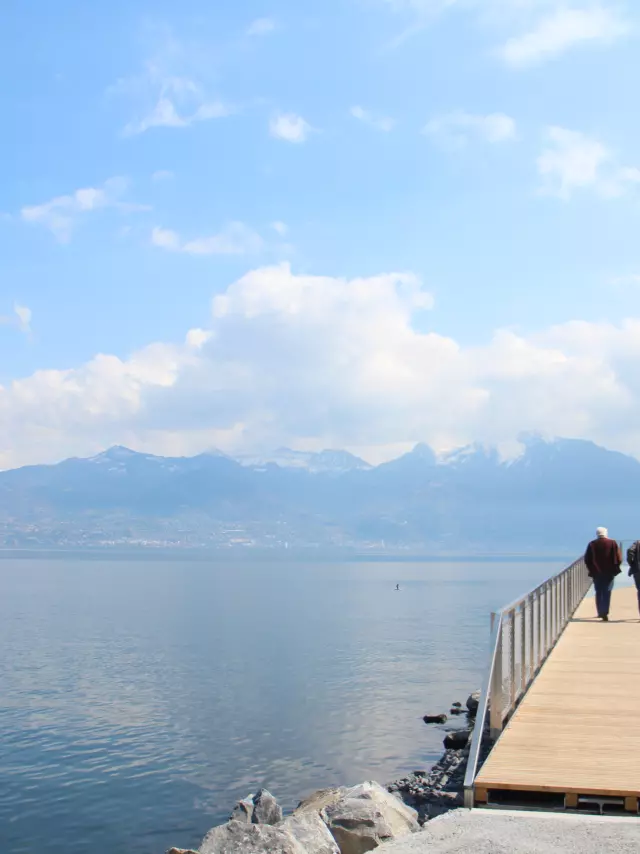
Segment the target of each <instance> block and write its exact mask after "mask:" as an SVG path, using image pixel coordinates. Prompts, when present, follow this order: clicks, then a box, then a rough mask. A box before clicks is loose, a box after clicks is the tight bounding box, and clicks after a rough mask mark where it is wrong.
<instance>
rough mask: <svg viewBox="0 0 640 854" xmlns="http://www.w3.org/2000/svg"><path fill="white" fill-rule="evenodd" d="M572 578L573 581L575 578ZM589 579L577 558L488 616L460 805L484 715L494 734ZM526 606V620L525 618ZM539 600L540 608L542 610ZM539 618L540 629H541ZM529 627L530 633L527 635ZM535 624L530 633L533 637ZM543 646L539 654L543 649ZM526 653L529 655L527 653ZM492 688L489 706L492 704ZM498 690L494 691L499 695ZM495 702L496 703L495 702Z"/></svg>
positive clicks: (472, 773)
mask: <svg viewBox="0 0 640 854" xmlns="http://www.w3.org/2000/svg"><path fill="white" fill-rule="evenodd" d="M576 581H577V584H575V583H574V582H576ZM590 586H591V581H590V579H588V577H587V569H586V566H585V563H584V558H582V557H581V558H578V560H576V561H574V562H573V563H572V564H571V565H570V566H568V567H566V568H565V569H563V570H562V571H561V572H559V573H557V574H556V575H553V576H551V577H550V578H547V579H546V580H545V581H543V582H542V584H539V585H538V586H537V587H534V588H533V589H532V590H530V591H529V592H528V593H525V595H524V596H521V597H520V598H519V599H515V600H514V601H513V602H511V603H509V605H506V606H505V607H503V608H501V609H500V610H499V611H498V612H496V613H493V614H492V615H491V643H490V649H489V655H490V657H489V666H488V668H487V670H486V673H485V677H484V683H483V685H482V690H481V693H480V699H479V703H478V709H477V712H476V719H475V724H474V727H473V733H472V737H471V744H470V747H469V757H468V759H467V768H466V773H465V778H464V798H465V806H467V807H472V806H473V803H474V793H473V785H474V782H475V778H476V772H477V767H478V760H479V757H480V750H481V748H482V742H483V737H484V732H485V724H486V719H487V714H488V713H489V712H490V716H491V724H490V726H491V732H492V736H495V737H497V736H498V735H499V733H500V732H501V731H502V727H503V726H504V723H505V722H506V721H508V719H509V717H510V716H511V714H512V713H513V711H514V710H515V708H516V707H517V705H518V703H519V702H520V700H521V699H522V697H523V696H524V694H525V693H526V692H527V690H528V688H529V686H530V685H531V683H532V682H533V680H534V679H535V677H536V676H537V674H538V672H539V670H540V668H541V667H542V665H543V664H544V662H545V661H546V660H547V658H548V657H549V655H550V653H551V651H552V650H553V648H554V647H555V645H556V643H557V642H558V639H559V637H560V635H561V634H562V632H563V631H564V629H565V628H566V626H567V624H568V622H569V620H570V619H571V617H572V616H573V614H574V613H575V611H576V609H577V608H578V606H579V604H580V603H581V602H582V600H583V599H584V597H585V596H586V594H587V592H588V590H589V587H590ZM536 602H537V605H538V607H537V622H535V626H534V613H535V610H536V609H535V603H536ZM527 605H528V606H529V620H528V621H527V620H526V612H527ZM543 605H544V609H543ZM518 614H519V615H520V620H521V622H520V626H521V629H520V646H521V650H520V654H521V658H520V690H519V691H518V690H516V687H515V684H514V683H515V672H516V668H515V654H516V644H515V631H516V616H517V615H518ZM507 623H509V624H510V626H511V638H510V640H511V649H510V654H511V681H510V695H509V703H508V707H507V710H506V713H505V710H504V682H503V674H502V658H503V640H504V639H503V633H504V629H505V626H506V624H507ZM542 623H544V629H543V628H542ZM527 627H528V629H529V633H530V636H529V637H527V634H526V628H527ZM534 628H535V637H534ZM543 649H544V653H543ZM527 653H528V655H527ZM492 693H494V694H495V695H496V696H494V697H493V706H491V697H492ZM498 694H499V696H498ZM498 702H499V707H498Z"/></svg>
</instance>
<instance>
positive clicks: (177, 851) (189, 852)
mask: <svg viewBox="0 0 640 854" xmlns="http://www.w3.org/2000/svg"><path fill="white" fill-rule="evenodd" d="M166 854H198V852H197V851H194V850H193V849H192V848H169V849H168V850H167V852H166Z"/></svg>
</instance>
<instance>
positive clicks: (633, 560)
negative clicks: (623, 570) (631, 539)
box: [627, 540, 640, 610]
mask: <svg viewBox="0 0 640 854" xmlns="http://www.w3.org/2000/svg"><path fill="white" fill-rule="evenodd" d="M627 563H628V564H629V575H630V576H631V578H633V580H634V581H635V583H636V590H637V591H638V609H639V610H640V540H636V541H635V543H634V544H633V545H632V546H629V548H628V549H627Z"/></svg>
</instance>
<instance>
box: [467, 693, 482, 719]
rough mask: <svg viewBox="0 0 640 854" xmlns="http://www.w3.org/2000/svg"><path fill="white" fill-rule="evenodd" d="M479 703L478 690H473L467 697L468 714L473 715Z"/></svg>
mask: <svg viewBox="0 0 640 854" xmlns="http://www.w3.org/2000/svg"><path fill="white" fill-rule="evenodd" d="M479 705H480V691H474V692H473V694H469V696H468V697H467V710H468V712H469V714H470V715H475V714H476V712H477V711H478V706H479Z"/></svg>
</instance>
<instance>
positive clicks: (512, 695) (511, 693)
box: [508, 608, 516, 714]
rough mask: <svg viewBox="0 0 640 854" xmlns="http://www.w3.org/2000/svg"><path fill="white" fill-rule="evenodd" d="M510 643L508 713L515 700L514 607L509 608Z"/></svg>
mask: <svg viewBox="0 0 640 854" xmlns="http://www.w3.org/2000/svg"><path fill="white" fill-rule="evenodd" d="M510 614H511V643H510V647H511V649H510V654H509V657H510V659H511V667H510V668H509V669H510V678H509V709H508V714H511V710H512V708H513V704H514V703H515V700H516V609H515V608H512V609H511V612H510Z"/></svg>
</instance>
